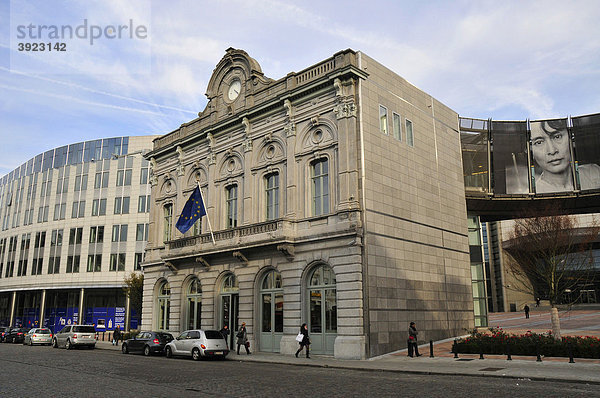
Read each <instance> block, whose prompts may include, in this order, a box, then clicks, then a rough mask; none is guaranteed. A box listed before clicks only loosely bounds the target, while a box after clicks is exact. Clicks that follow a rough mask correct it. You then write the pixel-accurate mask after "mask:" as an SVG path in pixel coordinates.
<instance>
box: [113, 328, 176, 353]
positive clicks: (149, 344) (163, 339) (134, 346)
mask: <svg viewBox="0 0 600 398" xmlns="http://www.w3.org/2000/svg"><path fill="white" fill-rule="evenodd" d="M172 340H173V335H172V334H171V333H164V332H140V333H138V334H137V336H134V337H133V338H131V339H127V340H125V341H124V342H123V344H122V345H121V352H122V353H123V354H129V353H133V352H137V353H143V354H144V355H146V356H148V355H150V354H156V353H158V354H164V352H165V346H166V345H167V343H168V342H170V341H172Z"/></svg>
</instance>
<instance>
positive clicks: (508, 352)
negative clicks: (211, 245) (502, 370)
mask: <svg viewBox="0 0 600 398" xmlns="http://www.w3.org/2000/svg"><path fill="white" fill-rule="evenodd" d="M506 360H507V361H512V357H511V356H510V344H508V343H506Z"/></svg>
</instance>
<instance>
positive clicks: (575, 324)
mask: <svg viewBox="0 0 600 398" xmlns="http://www.w3.org/2000/svg"><path fill="white" fill-rule="evenodd" d="M563 316H564V318H565V319H564V321H563V319H562V318H563ZM599 319H600V312H598V311H593V310H592V311H577V312H574V311H571V312H569V313H564V314H561V322H563V334H564V335H598V334H600V324H599V323H598V322H597V321H598V320H599ZM584 321H585V322H587V323H585V324H584V323H582V322H584ZM547 322H549V315H548V316H547V317H546V315H545V314H539V315H538V314H536V317H535V318H534V317H533V316H532V317H531V318H530V319H528V320H525V319H524V317H523V316H522V315H521V316H520V315H519V314H518V313H502V314H490V325H491V326H494V327H496V326H500V327H502V328H503V329H504V330H506V331H508V332H510V333H518V332H520V331H521V330H524V331H527V330H532V331H533V330H535V328H532V326H538V327H539V329H540V330H541V331H543V332H545V331H547V330H548V329H547V327H548V323H547ZM511 325H512V326H511ZM565 326H566V327H565ZM452 342H453V339H448V340H444V341H440V342H434V357H433V358H430V357H429V344H424V345H420V346H419V352H420V353H421V354H422V356H421V357H418V358H409V357H407V355H406V350H402V351H398V352H394V353H390V354H386V355H383V356H380V357H376V358H371V359H367V360H342V359H335V358H332V357H328V356H320V355H312V356H311V359H306V358H304V357H299V358H296V357H295V356H294V355H282V354H272V353H263V352H253V353H252V354H251V355H246V354H241V355H237V354H236V353H235V352H232V353H230V354H229V355H228V356H227V359H228V360H230V361H240V362H265V363H274V364H285V365H296V366H312V367H323V368H337V369H350V370H363V371H387V372H398V373H415V374H427V375H451V376H454V375H460V376H484V377H498V378H510V379H529V380H542V381H568V382H585V383H588V384H599V385H600V360H592V359H580V358H575V363H569V359H568V358H544V357H542V360H543V361H542V362H536V358H535V357H523V356H513V357H512V361H508V360H506V356H501V355H485V359H483V360H482V359H479V355H473V354H459V358H458V359H455V358H454V355H453V354H452V353H451V350H452ZM96 347H97V348H99V349H107V350H116V351H120V345H118V346H113V345H112V344H111V343H110V342H108V341H98V343H97V345H96Z"/></svg>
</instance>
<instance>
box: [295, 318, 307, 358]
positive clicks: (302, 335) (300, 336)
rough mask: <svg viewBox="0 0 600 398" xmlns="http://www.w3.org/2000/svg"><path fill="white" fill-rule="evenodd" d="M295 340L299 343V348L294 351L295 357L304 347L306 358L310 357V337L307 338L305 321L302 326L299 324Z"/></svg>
mask: <svg viewBox="0 0 600 398" xmlns="http://www.w3.org/2000/svg"><path fill="white" fill-rule="evenodd" d="M296 341H298V342H299V343H300V348H298V351H296V358H298V354H300V352H301V351H302V349H303V348H304V347H306V358H310V355H309V353H308V352H309V350H308V348H309V346H310V339H309V338H308V326H307V325H306V323H303V324H302V326H300V333H298V336H296Z"/></svg>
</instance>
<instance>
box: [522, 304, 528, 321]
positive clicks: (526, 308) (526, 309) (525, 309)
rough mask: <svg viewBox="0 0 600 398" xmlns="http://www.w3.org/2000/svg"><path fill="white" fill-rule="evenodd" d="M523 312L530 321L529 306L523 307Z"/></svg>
mask: <svg viewBox="0 0 600 398" xmlns="http://www.w3.org/2000/svg"><path fill="white" fill-rule="evenodd" d="M523 310H524V311H525V319H529V306H528V305H527V304H525V307H523Z"/></svg>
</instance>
